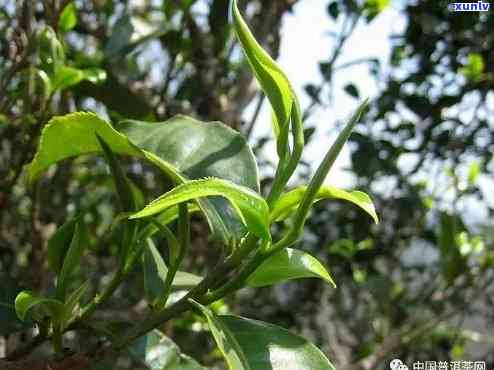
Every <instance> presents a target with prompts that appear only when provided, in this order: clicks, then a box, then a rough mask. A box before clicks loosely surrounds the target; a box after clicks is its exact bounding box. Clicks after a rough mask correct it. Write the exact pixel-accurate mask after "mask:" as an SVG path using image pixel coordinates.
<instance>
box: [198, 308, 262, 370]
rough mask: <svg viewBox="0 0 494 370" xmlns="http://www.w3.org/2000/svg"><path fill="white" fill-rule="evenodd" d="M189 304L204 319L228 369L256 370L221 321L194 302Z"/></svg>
mask: <svg viewBox="0 0 494 370" xmlns="http://www.w3.org/2000/svg"><path fill="white" fill-rule="evenodd" d="M191 302H192V303H193V304H194V306H196V307H197V308H198V309H199V310H200V311H201V312H202V314H203V315H204V317H206V319H207V321H208V324H209V329H210V330H211V334H213V337H214V340H215V341H216V344H217V345H218V348H219V349H220V351H221V353H222V354H223V357H224V358H225V360H226V362H227V364H228V368H229V369H230V370H257V368H254V367H251V365H250V363H249V361H248V359H247V357H246V355H245V353H244V351H243V350H242V347H240V344H239V343H238V342H237V340H236V338H235V336H234V335H233V333H231V332H230V330H229V329H228V327H227V326H226V325H225V324H224V323H223V321H222V320H220V318H219V317H218V316H216V315H215V314H214V313H213V312H212V311H211V310H209V309H208V308H207V307H204V306H203V305H201V304H199V303H197V302H194V301H191Z"/></svg>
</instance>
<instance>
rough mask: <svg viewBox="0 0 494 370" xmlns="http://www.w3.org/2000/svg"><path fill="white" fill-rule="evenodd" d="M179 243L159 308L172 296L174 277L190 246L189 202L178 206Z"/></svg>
mask: <svg viewBox="0 0 494 370" xmlns="http://www.w3.org/2000/svg"><path fill="white" fill-rule="evenodd" d="M178 244H179V246H180V251H179V253H178V256H177V257H176V259H175V261H173V259H172V258H171V261H172V263H171V266H170V269H169V270H168V274H167V275H166V280H165V289H164V292H163V296H162V297H161V299H160V300H159V302H158V305H157V307H158V308H164V307H165V305H166V302H167V301H168V297H169V296H170V292H171V289H172V284H173V279H175V275H176V274H177V271H178V268H179V267H180V264H181V263H182V261H183V259H184V257H185V255H186V254H187V251H188V250H189V247H190V217H189V211H188V209H187V203H182V204H180V205H179V206H178Z"/></svg>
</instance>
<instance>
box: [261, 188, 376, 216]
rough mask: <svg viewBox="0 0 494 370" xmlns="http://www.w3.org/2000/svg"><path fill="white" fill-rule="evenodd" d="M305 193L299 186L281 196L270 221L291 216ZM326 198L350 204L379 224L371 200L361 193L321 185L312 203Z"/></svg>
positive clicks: (304, 189) (305, 189)
mask: <svg viewBox="0 0 494 370" xmlns="http://www.w3.org/2000/svg"><path fill="white" fill-rule="evenodd" d="M306 191H307V187H306V186H301V187H298V188H296V189H294V190H292V191H290V192H288V193H285V194H283V195H282V196H281V197H280V199H279V200H278V202H277V203H276V205H275V207H274V209H273V210H272V211H271V215H270V218H271V221H280V220H284V219H285V218H287V217H288V216H290V215H291V214H293V213H294V212H295V211H296V210H297V207H298V205H299V203H300V202H301V201H302V199H303V197H304V195H305V192H306ZM328 198H333V199H340V200H346V201H348V202H351V203H353V204H355V205H356V206H358V207H360V208H361V209H362V210H364V211H365V212H367V214H369V215H370V216H371V217H372V219H373V220H374V222H375V223H376V224H377V223H379V218H378V216H377V213H376V209H375V207H374V204H373V203H372V199H371V198H370V197H369V196H368V195H367V194H366V193H364V192H362V191H352V192H347V191H345V190H342V189H338V188H336V187H333V186H329V185H323V186H321V188H320V189H319V191H318V192H317V194H316V197H315V198H314V203H315V202H318V201H320V200H323V199H328Z"/></svg>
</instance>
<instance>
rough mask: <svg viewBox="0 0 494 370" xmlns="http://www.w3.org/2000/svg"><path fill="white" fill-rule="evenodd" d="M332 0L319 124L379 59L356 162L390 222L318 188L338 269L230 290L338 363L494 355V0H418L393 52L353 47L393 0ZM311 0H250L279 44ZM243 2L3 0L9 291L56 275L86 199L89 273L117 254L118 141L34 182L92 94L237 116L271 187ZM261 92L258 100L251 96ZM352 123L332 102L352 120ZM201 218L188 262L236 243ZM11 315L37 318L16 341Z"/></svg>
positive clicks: (210, 257)
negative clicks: (290, 20)
mask: <svg viewBox="0 0 494 370" xmlns="http://www.w3.org/2000/svg"><path fill="white" fill-rule="evenodd" d="M321 1H323V0H321ZM324 1H325V0H324ZM325 2H326V3H327V22H328V24H330V23H333V24H336V25H337V28H338V30H337V31H336V32H331V33H330V34H329V36H328V45H329V46H330V47H331V48H328V50H330V52H329V53H328V57H327V58H326V59H324V60H321V61H320V64H319V66H320V73H321V76H322V80H321V81H322V82H317V83H309V82H310V81H307V86H306V88H305V92H304V93H305V94H307V96H308V97H309V99H308V101H309V104H307V105H306V106H305V107H304V109H305V111H304V112H305V113H304V116H305V118H306V122H307V129H306V132H305V133H306V139H307V140H308V141H309V142H310V140H311V139H312V138H313V137H314V133H317V132H319V133H320V132H321V130H322V129H321V128H320V127H319V125H318V122H317V121H314V119H313V113H314V111H315V110H316V109H318V108H323V109H326V110H327V112H328V117H329V118H326V119H325V122H324V125H325V127H327V125H328V120H330V119H331V118H330V117H331V114H330V113H331V111H332V110H337V109H338V106H335V104H334V100H333V97H334V94H336V93H338V92H336V91H335V85H334V80H335V77H336V76H338V74H341V73H343V71H348V70H349V69H350V70H351V68H353V67H354V66H355V65H362V64H364V65H366V66H368V68H369V74H370V75H372V76H373V78H374V79H375V80H376V84H377V86H378V94H377V95H376V96H375V97H373V98H372V99H371V102H370V110H369V112H368V113H367V115H366V116H365V117H364V120H363V121H364V122H363V123H362V124H361V125H360V126H358V128H357V132H356V133H355V134H354V135H353V136H352V138H351V142H350V144H349V146H350V151H351V161H350V166H349V168H348V171H349V173H351V175H352V181H353V183H354V187H355V188H359V189H362V190H365V191H367V192H369V193H370V194H372V196H373V198H374V200H375V202H376V205H377V209H378V212H379V214H380V218H381V223H380V225H377V226H376V225H373V224H371V222H370V221H369V220H367V219H366V218H364V217H362V215H361V214H360V213H359V212H358V211H357V210H356V209H352V208H349V206H348V205H345V206H342V205H340V204H339V203H337V202H323V203H321V204H319V205H318V206H317V207H316V208H315V211H314V214H313V217H312V218H311V219H310V222H309V224H308V227H307V232H306V233H305V235H304V238H303V240H301V241H300V247H301V248H303V249H305V250H308V251H310V252H312V253H313V254H315V255H317V256H318V257H319V258H320V259H322V260H324V261H325V262H326V264H327V265H328V267H329V268H330V270H331V271H332V274H333V276H334V278H335V280H336V282H337V283H338V288H337V289H332V288H330V287H327V286H325V285H324V284H323V283H321V282H319V281H305V282H300V281H298V282H294V283H285V284H283V285H279V286H277V287H274V288H263V289H261V290H256V291H250V290H248V289H246V290H243V291H241V292H239V293H238V294H237V295H236V297H231V299H228V300H227V301H226V302H220V304H219V305H218V308H217V309H218V310H231V311H233V312H237V313H241V314H243V315H246V316H250V317H253V318H259V319H263V320H265V321H270V322H273V323H276V324H279V325H282V326H285V327H287V328H292V329H294V330H295V331H298V332H301V333H303V334H304V335H305V336H307V337H308V338H310V339H312V340H313V341H315V342H316V343H317V344H318V345H319V346H321V347H322V348H323V350H324V351H325V352H326V353H327V354H328V356H329V357H330V358H331V359H332V361H333V363H335V365H336V366H337V368H338V369H349V370H350V369H356V370H357V369H366V370H372V369H387V368H388V365H387V363H388V361H389V360H390V359H392V358H396V357H397V358H400V359H402V360H403V361H404V362H405V363H412V362H413V361H419V360H422V361H425V360H437V361H439V360H443V361H445V360H452V359H465V360H481V361H486V362H487V368H491V367H492V365H493V364H494V337H493V335H492V333H493V332H494V331H493V329H494V311H493V310H492V307H493V305H494V279H493V278H494V276H493V275H494V273H493V267H494V248H493V243H494V225H493V224H492V216H493V215H494V197H493V195H492V189H494V178H493V171H494V161H493V153H494V93H493V87H494V65H493V64H492V61H493V60H494V33H493V32H492V30H493V29H494V15H493V14H494V13H493V12H492V11H491V12H487V13H480V14H479V13H469V14H457V13H453V12H450V11H449V10H448V4H449V2H447V1H420V0H416V1H400V2H398V3H399V6H400V9H402V11H401V14H402V16H403V17H404V19H405V27H404V30H403V32H402V33H401V34H395V35H392V37H391V38H390V40H389V43H390V45H391V51H392V52H391V56H390V60H389V61H387V63H386V65H382V63H381V62H380V60H378V59H373V58H370V59H364V60H361V59H359V60H355V61H351V62H345V63H340V56H341V50H342V48H343V47H344V45H345V43H346V42H347V41H348V39H349V38H350V37H351V36H352V33H353V32H354V31H355V29H356V27H357V26H361V25H362V24H364V25H369V24H370V23H372V22H373V21H375V19H376V18H377V17H379V14H380V12H381V11H383V10H385V9H386V7H388V6H393V4H394V3H392V4H390V2H389V0H331V1H325ZM310 3H311V1H309V0H276V1H259V0H251V1H248V2H247V1H242V2H241V4H240V5H242V6H243V9H242V11H243V13H244V14H245V17H246V20H247V22H248V23H249V25H250V27H251V29H252V30H253V31H254V33H255V36H256V38H257V39H258V40H259V42H260V43H261V44H262V45H263V46H264V47H265V48H266V49H267V50H268V51H269V52H270V54H271V55H273V56H275V57H277V56H278V53H279V50H280V43H281V39H282V37H283V33H282V32H281V25H282V21H283V17H284V16H286V15H287V14H289V13H292V12H294V8H297V7H304V6H310ZM227 5H228V1H227V0H208V1H206V0H175V1H173V0H119V1H116V0H115V1H110V0H73V1H68V0H43V1H30V0H19V1H14V0H0V35H1V38H2V41H1V45H0V47H1V48H0V281H1V291H0V297H2V298H3V297H4V296H5V297H7V296H12V295H15V292H16V291H17V290H18V289H19V286H24V287H30V288H32V289H34V290H38V291H47V290H51V289H53V286H52V278H53V276H51V274H50V272H49V271H48V269H47V262H46V258H45V250H46V243H47V240H48V239H49V237H50V236H51V235H52V234H53V232H54V230H55V229H56V228H57V227H58V226H59V225H61V224H62V223H63V222H64V220H65V219H66V218H67V217H68V216H71V215H74V214H75V213H78V212H85V215H84V221H85V223H86V224H87V227H88V230H89V231H90V236H91V238H90V249H91V253H90V254H88V255H87V256H86V257H85V261H84V264H82V265H81V267H80V268H81V270H82V272H84V274H85V275H86V276H90V277H91V281H92V282H93V283H94V286H93V291H96V289H97V288H98V286H99V285H100V284H104V283H105V281H106V279H107V277H108V274H109V272H110V271H112V268H113V267H114V263H115V258H114V257H115V256H114V254H115V250H116V241H117V240H118V238H119V233H118V230H117V231H115V230H114V229H113V228H112V221H113V217H114V216H115V215H116V214H117V213H118V212H119V210H118V209H115V204H116V202H115V199H114V196H113V193H112V189H111V186H112V185H111V181H110V178H109V177H108V170H107V166H106V164H105V162H104V160H103V159H101V158H100V159H94V158H82V159H77V160H70V161H66V162H65V163H64V164H62V165H59V166H57V167H53V168H52V169H51V171H50V172H49V174H48V175H47V176H45V178H44V179H43V180H42V181H40V182H39V183H38V184H37V185H36V187H34V188H28V187H26V185H25V179H24V172H23V168H24V166H25V165H26V164H27V163H29V161H30V160H31V159H32V156H33V153H34V150H35V146H36V145H37V140H38V138H39V134H40V132H41V130H42V129H43V126H44V125H45V124H46V123H47V121H48V120H49V118H50V117H52V116H53V115H60V114H65V113H67V112H71V111H77V110H92V111H96V112H98V113H99V114H101V115H102V116H105V117H107V118H108V119H110V120H111V121H112V122H113V123H114V124H117V122H118V121H119V120H120V119H121V118H123V117H125V118H135V119H140V120H150V121H162V120H165V119H167V118H169V117H171V116H173V115H175V114H179V113H183V114H188V115H192V116H196V117H199V118H200V119H203V120H220V121H223V122H225V123H226V124H228V125H230V126H231V127H233V128H234V129H236V130H238V131H240V132H242V133H243V134H244V135H246V136H247V137H249V140H250V142H251V143H252V144H253V146H254V149H255V151H256V153H258V158H259V165H260V167H261V173H262V175H263V178H262V187H263V191H264V192H266V189H269V186H270V182H271V176H272V173H273V163H272V161H273V160H274V158H275V155H274V153H273V154H272V155H271V156H270V155H268V156H266V155H261V154H260V153H261V152H263V150H264V153H265V148H266V147H269V144H270V141H271V139H270V138H267V137H263V136H259V135H253V134H252V133H253V132H254V131H255V130H254V127H255V125H269V122H264V121H263V120H261V119H259V117H261V118H263V117H262V115H260V114H259V112H260V111H261V107H262V106H263V104H267V103H265V102H264V99H263V98H262V96H260V95H259V89H258V87H257V86H256V85H255V84H254V83H253V78H252V75H251V73H250V72H249V69H248V68H247V66H246V63H245V61H244V60H243V58H242V55H241V53H240V49H239V47H238V45H236V43H235V41H234V38H233V37H232V32H231V30H230V27H229V25H228V14H227V8H228V6H227ZM46 26H50V27H51V29H49V28H46ZM308 42H310V40H309V41H308ZM292 47H294V48H296V47H297V45H293V46H292ZM344 92H345V93H346V94H348V95H349V96H351V97H353V98H355V99H361V98H363V97H361V96H360V95H361V93H360V91H359V87H358V85H357V84H356V83H351V82H349V83H348V84H347V85H345V87H344ZM248 107H250V108H251V109H250V111H252V113H253V114H250V115H247V114H246V108H248ZM309 123H310V124H309ZM319 124H321V125H322V123H319ZM340 124H341V122H338V121H334V122H331V125H332V126H333V127H335V128H337V127H339V125H340ZM329 140H330V139H329V138H328V139H327V142H328V145H329ZM60 145H63V142H61V143H60ZM317 145H321V144H320V143H318V144H317ZM306 162H307V163H305V166H304V167H303V168H302V170H301V171H300V172H299V174H298V175H299V176H298V178H299V179H300V180H303V179H304V178H307V177H308V176H309V174H310V173H311V171H312V167H313V166H312V164H313V163H311V161H310V158H308V160H307V158H306ZM126 164H127V170H128V173H129V176H130V177H131V178H132V180H134V182H135V183H136V185H137V186H138V187H139V188H141V189H142V191H143V193H144V194H145V195H146V197H147V198H149V199H152V198H153V197H154V196H156V195H158V194H161V193H163V192H164V191H165V190H166V189H167V188H169V186H170V184H169V183H168V182H167V180H166V179H165V178H163V176H162V175H160V174H159V173H157V172H156V171H154V170H153V169H152V168H149V167H148V166H145V165H144V164H142V163H138V162H134V161H131V160H127V162H126ZM293 185H295V183H294V184H293ZM193 230H194V235H195V237H194V248H193V249H192V251H191V254H190V256H189V257H188V260H187V264H188V266H189V268H190V271H191V272H195V273H199V274H200V273H204V271H205V270H207V269H208V267H211V266H212V265H213V264H214V261H215V260H216V259H217V258H218V256H219V251H218V250H215V249H214V248H211V247H207V245H206V244H207V241H208V235H207V228H206V226H205V225H204V223H203V222H202V220H201V219H197V220H195V222H194V225H193ZM164 243H165V242H164V241H161V243H160V244H164ZM163 247H164V245H161V248H162V249H163V251H165V250H166V248H163ZM142 289H143V288H142V273H141V272H140V271H136V272H135V278H134V279H130V280H129V281H128V282H127V283H126V286H125V287H124V288H123V289H121V290H120V291H119V294H118V295H117V296H116V297H115V298H114V299H113V300H112V301H111V302H110V303H109V304H108V305H107V307H106V309H107V310H106V311H105V312H101V313H100V314H99V315H100V316H101V317H100V318H101V319H108V318H117V317H118V318H123V319H126V320H132V318H134V317H137V316H138V314H139V312H140V311H142V304H143V303H142V302H141V301H140V297H142ZM0 319H1V320H8V321H9V322H11V323H12V325H13V326H14V327H17V328H18V330H19V333H18V334H17V335H10V336H9V337H6V336H5V337H3V338H2V339H1V341H0V351H1V352H0V357H2V356H3V355H5V354H6V353H7V352H9V351H12V350H14V349H15V348H16V347H17V346H18V345H19V344H20V343H21V342H23V341H25V340H26V339H28V338H29V336H30V335H31V333H30V332H29V331H25V330H24V331H22V326H21V325H20V324H19V323H18V322H16V320H15V318H14V317H10V316H7V314H6V313H5V312H2V311H0ZM202 329H203V328H202V327H201V326H200V325H198V324H194V321H193V320H192V318H191V317H185V318H184V319H183V320H180V321H175V322H173V323H169V324H167V326H166V327H165V328H163V330H164V331H165V332H166V333H167V334H168V335H170V336H172V337H173V338H174V340H176V342H177V343H179V344H180V345H181V347H182V349H183V351H184V352H185V353H187V354H189V355H193V356H194V357H196V358H201V359H202V360H203V361H202V362H203V363H205V364H209V365H211V366H216V365H215V364H216V363H218V354H217V353H215V352H214V350H213V348H214V346H213V344H212V343H210V342H208V340H207V337H206V336H205V335H203V334H201V330H202ZM3 334H5V333H0V335H3ZM79 342H80V343H79V345H81V346H84V345H85V343H83V342H84V340H82V339H79ZM217 366H220V365H217Z"/></svg>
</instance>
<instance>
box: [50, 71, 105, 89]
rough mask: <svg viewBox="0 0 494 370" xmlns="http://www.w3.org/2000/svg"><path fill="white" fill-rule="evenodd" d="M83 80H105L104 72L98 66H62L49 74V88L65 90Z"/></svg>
mask: <svg viewBox="0 0 494 370" xmlns="http://www.w3.org/2000/svg"><path fill="white" fill-rule="evenodd" d="M84 80H87V81H89V82H92V83H94V84H99V83H101V82H103V81H105V80H106V72H105V71H104V70H103V69H100V68H88V69H78V68H73V67H68V66H62V67H60V68H59V69H58V70H57V71H56V72H55V74H54V75H52V76H51V83H52V84H51V89H52V91H56V90H65V89H67V88H69V87H72V86H74V85H77V84H78V83H80V82H81V81H84Z"/></svg>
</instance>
